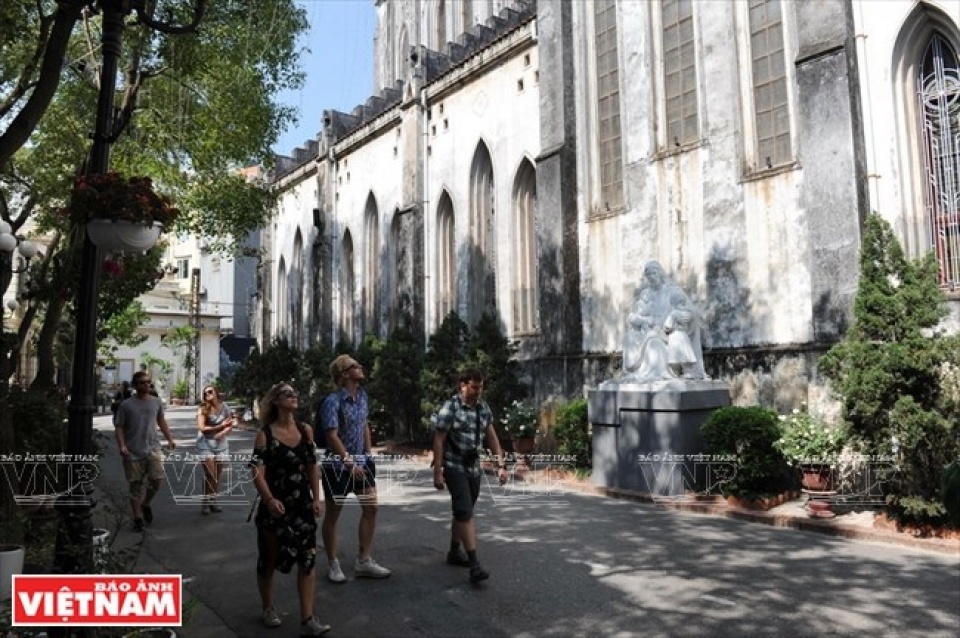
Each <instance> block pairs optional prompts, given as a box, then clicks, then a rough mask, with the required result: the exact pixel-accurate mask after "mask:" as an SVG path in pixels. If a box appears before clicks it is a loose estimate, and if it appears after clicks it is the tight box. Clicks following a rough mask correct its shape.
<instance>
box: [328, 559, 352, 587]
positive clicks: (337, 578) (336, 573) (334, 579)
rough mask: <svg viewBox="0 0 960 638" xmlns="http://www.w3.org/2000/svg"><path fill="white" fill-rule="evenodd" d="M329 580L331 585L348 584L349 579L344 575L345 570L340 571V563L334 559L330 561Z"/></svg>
mask: <svg viewBox="0 0 960 638" xmlns="http://www.w3.org/2000/svg"><path fill="white" fill-rule="evenodd" d="M327 580H329V581H330V582H331V583H338V584H339V583H345V582H347V577H346V576H344V575H343V570H342V569H340V561H339V560H337V559H336V558H334V559H333V560H332V561H330V571H329V572H327Z"/></svg>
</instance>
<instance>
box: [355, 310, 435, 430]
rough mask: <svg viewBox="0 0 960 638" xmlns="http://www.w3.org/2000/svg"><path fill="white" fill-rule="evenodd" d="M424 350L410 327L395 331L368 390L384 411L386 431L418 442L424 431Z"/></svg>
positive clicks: (375, 366)
mask: <svg viewBox="0 0 960 638" xmlns="http://www.w3.org/2000/svg"><path fill="white" fill-rule="evenodd" d="M421 359H422V356H421V354H420V348H419V346H418V345H417V341H416V337H415V336H414V334H413V332H412V331H411V330H410V329H409V328H405V327H400V328H395V329H394V330H393V332H391V333H390V336H389V338H388V339H387V340H386V341H385V342H384V343H383V345H382V347H381V348H380V354H379V356H378V357H377V361H376V363H375V364H374V368H373V370H372V371H371V373H370V382H369V383H368V386H367V391H368V392H369V394H370V397H371V399H372V400H374V401H375V402H376V404H377V407H378V408H379V410H380V411H381V412H382V419H383V421H385V423H383V427H384V429H385V430H386V431H387V434H392V435H393V436H395V437H397V438H402V439H406V440H411V441H412V440H414V439H415V438H416V437H417V434H418V430H419V429H420V384H419V383H418V382H417V381H418V379H419V376H420V370H421V366H422V363H421Z"/></svg>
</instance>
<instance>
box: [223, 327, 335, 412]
mask: <svg viewBox="0 0 960 638" xmlns="http://www.w3.org/2000/svg"><path fill="white" fill-rule="evenodd" d="M332 359H333V355H332V354H331V353H330V351H329V350H328V349H327V348H326V347H324V346H323V345H321V344H315V345H313V346H311V347H310V348H309V349H308V350H306V351H305V352H303V353H301V352H300V351H299V350H297V349H296V348H293V347H292V346H291V345H290V344H289V343H288V342H287V340H286V339H283V338H281V337H278V338H276V339H274V340H273V342H272V343H271V344H270V345H269V346H267V347H266V348H264V350H263V351H262V352H260V351H258V350H255V351H253V352H252V353H250V354H249V355H248V356H247V358H246V359H245V360H244V361H243V362H242V363H241V364H240V366H239V367H238V368H237V369H236V371H235V372H234V374H233V378H232V379H231V383H230V390H231V394H232V395H233V396H240V397H245V398H246V400H247V401H248V405H249V406H250V407H251V408H253V407H255V406H254V405H253V402H254V401H256V400H258V399H259V398H260V397H262V396H263V395H265V394H266V393H267V391H268V390H269V389H270V387H271V386H273V385H274V384H275V383H280V382H281V381H283V382H288V383H290V384H291V385H292V386H293V387H294V388H296V389H297V392H298V393H299V394H300V397H301V398H300V407H299V410H298V411H297V418H298V419H299V420H301V421H306V422H308V423H309V422H312V421H313V408H314V406H316V405H317V403H318V402H319V401H320V399H321V398H322V397H323V395H325V394H327V393H328V392H330V391H331V390H332V389H333V382H332V381H331V380H330V372H329V365H330V361H331V360H332ZM253 412H254V414H256V410H255V409H254V410H253Z"/></svg>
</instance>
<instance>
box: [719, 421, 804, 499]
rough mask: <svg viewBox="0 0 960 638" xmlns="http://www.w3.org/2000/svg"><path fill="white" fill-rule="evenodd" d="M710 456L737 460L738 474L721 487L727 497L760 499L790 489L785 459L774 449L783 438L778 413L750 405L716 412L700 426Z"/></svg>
mask: <svg viewBox="0 0 960 638" xmlns="http://www.w3.org/2000/svg"><path fill="white" fill-rule="evenodd" d="M700 434H701V436H702V437H703V441H704V443H705V444H706V446H707V449H708V450H709V452H710V453H711V454H716V455H724V456H726V455H730V456H733V457H734V463H735V464H736V475H735V476H734V477H733V478H732V479H731V480H730V481H728V482H726V483H724V484H723V486H722V487H721V489H722V491H723V493H724V495H730V496H738V497H744V498H757V497H761V496H769V495H772V494H778V493H780V492H781V491H783V490H784V489H786V488H787V487H788V486H789V474H788V472H787V463H786V459H784V458H783V455H782V454H781V453H780V452H779V451H778V450H777V449H776V448H775V447H774V443H775V442H776V441H777V440H778V439H779V438H780V428H779V427H778V425H777V414H776V412H773V411H772V410H767V409H764V408H760V407H756V406H751V407H739V406H728V407H724V408H719V409H717V410H715V411H714V412H713V413H712V414H711V415H710V416H709V417H708V418H707V420H706V421H705V422H704V423H703V425H701V426H700Z"/></svg>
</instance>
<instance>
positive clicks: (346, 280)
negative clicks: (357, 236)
mask: <svg viewBox="0 0 960 638" xmlns="http://www.w3.org/2000/svg"><path fill="white" fill-rule="evenodd" d="M355 286H356V280H355V279H354V268H353V238H352V237H351V236H350V231H349V230H348V231H346V232H345V233H344V234H343V245H342V246H341V248H340V338H341V339H342V340H343V341H347V342H350V343H353V342H354V336H355V334H354V325H353V320H354V312H353V307H354V306H353V303H354V299H353V293H354V289H355Z"/></svg>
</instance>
